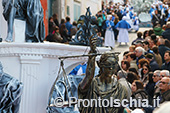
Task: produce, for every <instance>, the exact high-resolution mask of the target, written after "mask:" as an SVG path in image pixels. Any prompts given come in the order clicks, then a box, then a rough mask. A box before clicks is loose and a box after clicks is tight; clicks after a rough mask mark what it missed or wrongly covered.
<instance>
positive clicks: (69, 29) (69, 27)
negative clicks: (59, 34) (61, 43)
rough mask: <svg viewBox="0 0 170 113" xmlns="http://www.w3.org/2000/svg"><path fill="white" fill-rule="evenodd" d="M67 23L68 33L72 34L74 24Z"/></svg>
mask: <svg viewBox="0 0 170 113" xmlns="http://www.w3.org/2000/svg"><path fill="white" fill-rule="evenodd" d="M65 25H66V28H67V30H68V35H70V34H71V28H72V24H70V22H66V23H65Z"/></svg>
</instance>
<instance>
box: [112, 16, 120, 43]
mask: <svg viewBox="0 0 170 113" xmlns="http://www.w3.org/2000/svg"><path fill="white" fill-rule="evenodd" d="M115 15H116V14H115ZM118 22H119V17H118V16H117V15H116V16H115V19H114V24H115V25H116V24H117V23H118ZM113 31H114V35H115V40H116V41H117V36H118V34H119V31H118V30H117V29H115V28H114V29H113Z"/></svg>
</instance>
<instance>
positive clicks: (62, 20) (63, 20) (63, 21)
mask: <svg viewBox="0 0 170 113" xmlns="http://www.w3.org/2000/svg"><path fill="white" fill-rule="evenodd" d="M64 23H65V19H61V22H60V25H59V28H61V25H62V24H64Z"/></svg>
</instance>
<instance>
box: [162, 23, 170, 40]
mask: <svg viewBox="0 0 170 113" xmlns="http://www.w3.org/2000/svg"><path fill="white" fill-rule="evenodd" d="M166 26H167V28H166V30H165V31H164V32H163V33H162V37H163V38H164V39H168V40H169V41H170V22H167V24H166Z"/></svg>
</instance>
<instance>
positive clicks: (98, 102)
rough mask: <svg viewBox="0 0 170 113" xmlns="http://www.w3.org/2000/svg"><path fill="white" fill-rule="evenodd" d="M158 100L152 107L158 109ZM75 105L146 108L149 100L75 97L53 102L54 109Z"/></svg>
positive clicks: (154, 101) (58, 98)
mask: <svg viewBox="0 0 170 113" xmlns="http://www.w3.org/2000/svg"><path fill="white" fill-rule="evenodd" d="M159 100H160V99H159V98H156V99H154V100H153V107H159ZM74 104H77V107H80V106H81V105H82V106H83V107H121V106H123V107H148V106H149V100H148V99H140V98H139V99H133V98H132V97H130V99H129V100H128V99H123V100H122V101H121V100H120V99H114V98H113V97H110V99H102V98H101V97H99V98H98V99H90V100H89V99H77V98H76V97H70V98H69V99H68V101H67V102H65V101H64V99H63V98H62V97H57V98H56V99H55V100H54V106H56V107H63V106H68V107H71V106H72V105H74Z"/></svg>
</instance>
